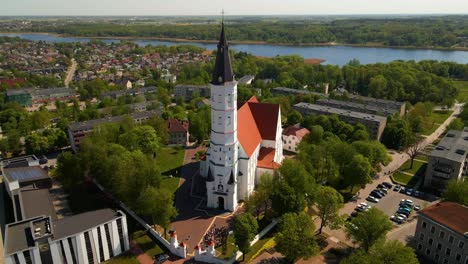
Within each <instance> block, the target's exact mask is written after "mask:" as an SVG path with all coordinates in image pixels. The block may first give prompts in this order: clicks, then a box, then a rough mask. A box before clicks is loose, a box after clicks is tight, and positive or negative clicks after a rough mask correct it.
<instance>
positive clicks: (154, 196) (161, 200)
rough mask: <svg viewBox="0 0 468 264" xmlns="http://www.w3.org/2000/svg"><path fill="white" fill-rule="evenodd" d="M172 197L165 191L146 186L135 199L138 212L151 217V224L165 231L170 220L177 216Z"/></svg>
mask: <svg viewBox="0 0 468 264" xmlns="http://www.w3.org/2000/svg"><path fill="white" fill-rule="evenodd" d="M173 196H174V195H173V194H172V193H171V192H170V191H168V190H166V189H157V188H155V187H151V186H148V187H147V188H145V189H144V190H143V192H141V194H140V195H139V196H138V199H137V207H138V209H139V212H141V213H142V214H144V215H148V216H150V217H151V220H152V222H153V224H157V225H159V226H161V227H162V228H164V234H166V229H167V228H168V227H169V225H170V224H171V219H172V218H174V217H176V216H177V210H176V208H175V207H174V202H173V198H174V197H173Z"/></svg>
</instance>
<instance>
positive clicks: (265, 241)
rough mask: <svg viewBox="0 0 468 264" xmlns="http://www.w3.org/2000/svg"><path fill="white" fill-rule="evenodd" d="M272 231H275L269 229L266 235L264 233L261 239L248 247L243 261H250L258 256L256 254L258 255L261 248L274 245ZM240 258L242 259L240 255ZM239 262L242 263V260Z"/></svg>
mask: <svg viewBox="0 0 468 264" xmlns="http://www.w3.org/2000/svg"><path fill="white" fill-rule="evenodd" d="M272 233H276V232H272V231H270V232H269V233H268V234H267V235H265V236H264V237H263V238H262V239H260V240H259V241H257V243H255V244H254V245H253V246H251V247H250V252H249V253H247V254H246V255H245V261H244V263H249V262H251V261H252V260H253V259H254V258H256V257H258V255H260V254H261V253H262V251H263V250H265V249H268V248H270V247H273V246H275V237H274V234H272ZM240 259H242V257H241V258H240ZM239 262H240V263H242V261H239Z"/></svg>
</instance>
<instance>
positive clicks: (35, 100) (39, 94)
mask: <svg viewBox="0 0 468 264" xmlns="http://www.w3.org/2000/svg"><path fill="white" fill-rule="evenodd" d="M76 97H77V94H76V93H75V91H74V90H73V89H70V88H48V89H34V88H23V89H9V90H7V91H6V99H7V101H9V102H11V101H15V102H18V103H19V104H21V105H22V106H27V107H29V106H32V105H42V104H47V103H51V102H55V101H61V102H65V101H70V100H71V99H74V98H76Z"/></svg>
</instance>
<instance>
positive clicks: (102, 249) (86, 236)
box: [5, 209, 130, 264]
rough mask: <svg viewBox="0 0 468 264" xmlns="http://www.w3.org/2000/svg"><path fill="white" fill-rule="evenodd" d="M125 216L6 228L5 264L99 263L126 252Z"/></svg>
mask: <svg viewBox="0 0 468 264" xmlns="http://www.w3.org/2000/svg"><path fill="white" fill-rule="evenodd" d="M126 221H127V220H126V217H125V214H123V213H122V212H120V211H113V210H111V209H101V210H97V211H92V212H86V213H82V214H78V215H74V216H70V217H65V218H62V219H59V220H53V219H52V218H51V217H50V216H37V217H34V218H30V219H26V220H23V221H20V222H15V223H12V224H8V225H7V226H6V230H5V263H6V264H27V263H31V264H65V263H80V264H81V263H83V264H94V263H101V262H104V261H106V260H109V259H110V258H112V257H114V256H117V255H119V254H121V253H123V252H125V251H127V250H129V248H130V247H129V240H128V231H127V223H126Z"/></svg>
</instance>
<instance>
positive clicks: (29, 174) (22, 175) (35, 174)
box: [3, 166, 49, 182]
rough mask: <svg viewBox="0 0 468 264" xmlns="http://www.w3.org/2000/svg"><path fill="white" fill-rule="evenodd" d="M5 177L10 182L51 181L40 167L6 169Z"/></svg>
mask: <svg viewBox="0 0 468 264" xmlns="http://www.w3.org/2000/svg"><path fill="white" fill-rule="evenodd" d="M3 171H4V176H5V177H6V179H7V180H8V181H9V182H13V181H18V182H26V181H33V180H42V179H49V175H48V174H47V172H46V171H45V170H43V169H42V168H41V167H40V166H31V167H19V168H4V169H3Z"/></svg>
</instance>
